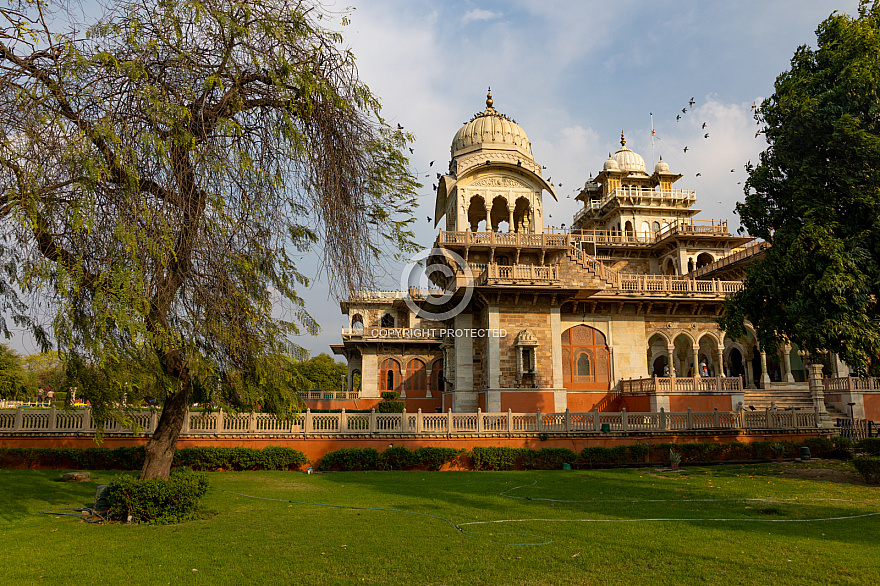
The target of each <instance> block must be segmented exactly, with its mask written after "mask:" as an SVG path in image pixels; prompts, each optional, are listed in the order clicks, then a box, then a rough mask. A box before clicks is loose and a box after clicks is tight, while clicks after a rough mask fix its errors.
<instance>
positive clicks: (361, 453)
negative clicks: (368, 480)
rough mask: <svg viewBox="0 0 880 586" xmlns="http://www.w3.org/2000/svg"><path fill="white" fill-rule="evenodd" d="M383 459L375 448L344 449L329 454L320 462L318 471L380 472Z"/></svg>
mask: <svg viewBox="0 0 880 586" xmlns="http://www.w3.org/2000/svg"><path fill="white" fill-rule="evenodd" d="M381 465H382V459H381V456H380V454H379V452H378V450H375V449H373V448H342V449H339V450H336V451H334V452H327V453H326V454H324V456H323V457H322V458H321V459H320V460H319V461H318V470H379V468H380V466H381Z"/></svg>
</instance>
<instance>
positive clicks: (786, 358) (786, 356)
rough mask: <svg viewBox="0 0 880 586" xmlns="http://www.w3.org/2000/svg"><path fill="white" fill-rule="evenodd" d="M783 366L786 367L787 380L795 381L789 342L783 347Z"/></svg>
mask: <svg viewBox="0 0 880 586" xmlns="http://www.w3.org/2000/svg"><path fill="white" fill-rule="evenodd" d="M782 367H783V368H784V369H785V380H786V382H790V383H793V382H794V375H793V374H792V373H791V346H789V345H788V344H786V345H785V346H783V347H782Z"/></svg>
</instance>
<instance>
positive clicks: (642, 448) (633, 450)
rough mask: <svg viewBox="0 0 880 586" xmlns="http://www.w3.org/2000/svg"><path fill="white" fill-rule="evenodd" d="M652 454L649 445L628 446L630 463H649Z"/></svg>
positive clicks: (627, 451)
mask: <svg viewBox="0 0 880 586" xmlns="http://www.w3.org/2000/svg"><path fill="white" fill-rule="evenodd" d="M650 454H651V447H650V446H649V445H648V444H633V445H631V446H626V459H627V461H628V462H635V463H638V462H647V461H648V456H649V455H650Z"/></svg>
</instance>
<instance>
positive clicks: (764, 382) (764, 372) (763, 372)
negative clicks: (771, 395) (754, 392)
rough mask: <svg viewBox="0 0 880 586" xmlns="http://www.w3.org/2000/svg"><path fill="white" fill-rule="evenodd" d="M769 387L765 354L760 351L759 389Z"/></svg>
mask: <svg viewBox="0 0 880 586" xmlns="http://www.w3.org/2000/svg"><path fill="white" fill-rule="evenodd" d="M769 386H770V374H768V373H767V353H766V352H764V351H763V350H761V388H763V389H766V388H769Z"/></svg>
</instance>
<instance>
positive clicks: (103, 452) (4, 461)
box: [0, 446, 308, 470]
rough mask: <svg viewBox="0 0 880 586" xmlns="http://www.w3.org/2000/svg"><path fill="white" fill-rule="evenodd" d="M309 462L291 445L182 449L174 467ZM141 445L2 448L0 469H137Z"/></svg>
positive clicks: (277, 466) (289, 466)
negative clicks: (261, 447) (132, 446)
mask: <svg viewBox="0 0 880 586" xmlns="http://www.w3.org/2000/svg"><path fill="white" fill-rule="evenodd" d="M307 463H308V458H306V456H305V454H303V453H302V452H300V451H298V450H294V449H292V448H282V447H278V446H270V447H267V448H263V449H262V450H259V449H254V448H215V447H195V448H181V449H179V450H177V451H176V452H175V454H174V462H173V465H174V466H187V467H189V468H191V469H193V470H295V469H299V468H300V467H301V466H302V465H304V464H307ZM143 465H144V448H143V447H136V448H112V449H110V448H86V449H78V448H3V447H0V468H9V467H15V466H54V467H58V468H79V469H84V470H139V469H140V468H142V467H143Z"/></svg>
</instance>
